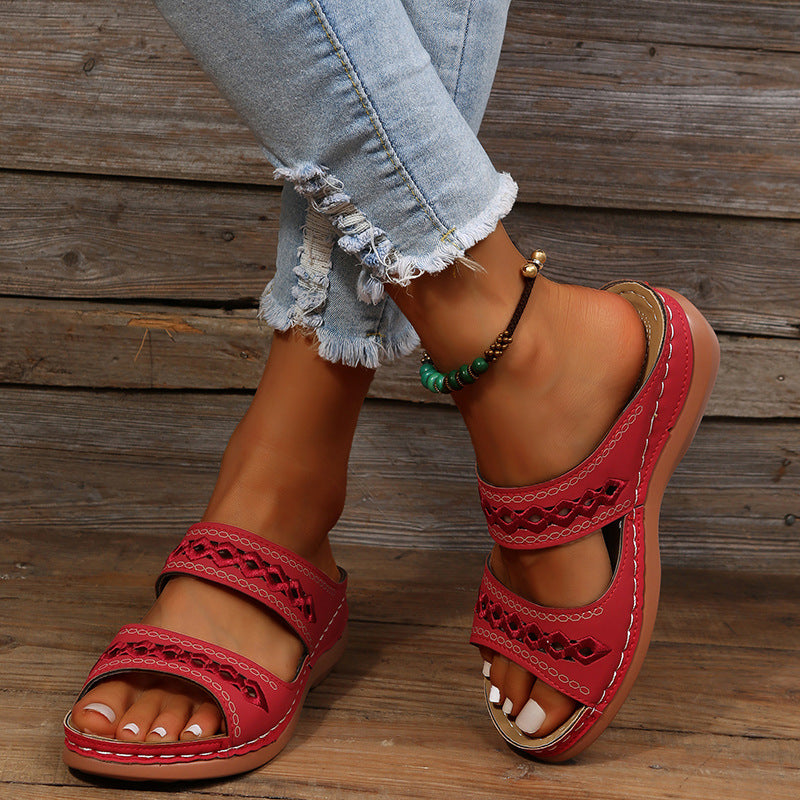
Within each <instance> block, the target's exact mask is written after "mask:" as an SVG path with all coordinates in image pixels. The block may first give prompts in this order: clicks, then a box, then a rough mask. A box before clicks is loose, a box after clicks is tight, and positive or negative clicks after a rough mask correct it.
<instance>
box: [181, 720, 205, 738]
mask: <svg viewBox="0 0 800 800" xmlns="http://www.w3.org/2000/svg"><path fill="white" fill-rule="evenodd" d="M184 733H191V734H193V735H194V736H200V735H202V733H203V729H202V728H201V727H200V726H199V725H198V724H197V723H196V722H195V723H194V725H190V726H189V727H188V728H187V729H186V730H185V731H184Z"/></svg>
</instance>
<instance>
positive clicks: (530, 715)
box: [517, 700, 547, 736]
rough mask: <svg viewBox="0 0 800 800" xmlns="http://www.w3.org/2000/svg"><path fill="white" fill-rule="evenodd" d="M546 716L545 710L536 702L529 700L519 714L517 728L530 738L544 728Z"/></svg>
mask: <svg viewBox="0 0 800 800" xmlns="http://www.w3.org/2000/svg"><path fill="white" fill-rule="evenodd" d="M546 716H547V714H545V713H544V709H543V708H542V707H541V706H540V705H539V704H538V703H537V702H536V701H535V700H528V702H527V703H525V705H524V706H523V707H522V711H520V712H519V714H517V727H518V728H519V729H520V730H521V731H522V732H523V733H527V734H528V736H530V735H531V734H533V733H536V731H538V730H539V728H541V727H542V723H543V722H544V718H545V717H546Z"/></svg>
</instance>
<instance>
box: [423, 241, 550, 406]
mask: <svg viewBox="0 0 800 800" xmlns="http://www.w3.org/2000/svg"><path fill="white" fill-rule="evenodd" d="M546 260H547V256H546V255H545V252H544V250H537V251H536V252H535V253H533V255H532V256H531V257H530V258H529V259H528V260H527V261H526V262H525V263H524V264H523V265H522V276H523V278H524V279H525V286H524V287H523V289H522V296H521V297H520V298H519V303H517V307H516V309H515V310H514V314H513V316H512V317H511V321H510V322H509V323H508V326H507V327H506V329H505V330H504V331H503V332H502V333H499V334H498V335H497V338H496V339H495V340H494V341H493V342H492V343H491V344H490V345H489V347H487V348H486V350H485V352H484V354H483V355H482V356H478V357H477V358H476V359H474V360H473V362H472V363H471V364H462V365H461V366H460V367H459V368H458V369H454V370H451V371H450V372H448V373H444V372H439V370H438V369H436V367H435V366H434V363H433V359H432V358H431V357H430V356H429V355H428V354H427V353H425V352H423V354H422V364H421V366H420V368H419V379H420V381H422V385H423V386H424V387H425V388H426V389H428V390H429V391H431V392H436V393H438V394H450V392H456V391H458V390H459V389H463V388H464V387H465V386H468V385H469V384H471V383H475V381H476V380H478V378H479V377H480V376H481V375H482V374H483V373H484V372H486V370H487V369H489V365H490V364H492V363H494V362H495V361H497V359H498V358H500V356H501V355H503V353H505V351H506V349H507V348H508V346H509V345H510V344H511V339H512V337H513V335H514V331H515V329H516V327H517V323H518V322H519V320H520V317H521V316H522V312H523V311H524V310H525V306H526V305H527V304H528V298H529V297H530V296H531V289H533V282H534V281H535V280H536V276H537V275H538V274H539V272H540V271H541V269H542V267H544V262H545V261H546Z"/></svg>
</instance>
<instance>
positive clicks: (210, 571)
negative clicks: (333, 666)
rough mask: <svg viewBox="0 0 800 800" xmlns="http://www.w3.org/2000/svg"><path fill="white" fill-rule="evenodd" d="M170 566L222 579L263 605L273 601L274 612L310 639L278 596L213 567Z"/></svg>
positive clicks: (306, 628)
mask: <svg viewBox="0 0 800 800" xmlns="http://www.w3.org/2000/svg"><path fill="white" fill-rule="evenodd" d="M172 565H173V567H174V568H180V569H183V570H187V571H188V572H199V573H205V574H206V575H213V576H214V577H216V578H224V579H225V583H226V584H227V585H228V586H230V585H231V584H236V585H237V586H239V587H241V588H243V589H248V590H249V591H251V592H253V594H257V595H258V596H259V597H260V598H261V600H262V601H264V604H265V605H266V601H267V600H272V601H274V602H275V605H276V606H279V608H276V609H275V610H276V611H283V612H285V613H286V616H288V617H289V618H290V619H291V621H292V622H293V623H294V624H295V625H296V627H297V631H298V633H300V632H302V634H303V636H302V638H303V639H310V638H311V629H310V626H309V625H308V623H307V622H306V620H304V619H302V618H301V617H299V616H298V615H297V614H296V613H295V610H294V608H292V607H291V606H288V605H287V604H286V603H285V602H284V601H283V600H282V598H281V597H280V596H279V595H277V594H274V593H272V592H270V591H268V590H266V589H263V588H262V587H260V586H255V585H254V584H252V583H250V582H249V581H247V580H246V579H244V578H240V577H236V576H233V575H229V574H228V573H227V572H225V571H224V570H218V569H214V568H213V567H210V566H208V565H206V564H198V563H197V562H195V561H185V562H183V561H177V560H176V561H173V562H172Z"/></svg>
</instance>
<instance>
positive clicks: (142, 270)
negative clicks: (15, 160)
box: [0, 171, 800, 338]
mask: <svg viewBox="0 0 800 800" xmlns="http://www.w3.org/2000/svg"><path fill="white" fill-rule="evenodd" d="M278 216H279V195H278V192H277V190H276V189H275V188H269V187H245V186H221V185H219V184H206V183H197V184H195V183H183V182H172V181H145V180H141V181H127V180H122V179H104V178H91V177H85V176H74V175H72V176H67V175H57V174H36V173H26V172H14V171H7V172H2V171H0V243H1V244H2V246H0V272H2V275H3V280H2V283H1V284H0V294H8V295H20V296H38V297H53V298H55V297H63V298H96V299H100V298H103V299H105V298H107V299H114V300H136V301H140V300H151V301H152V300H175V301H180V302H186V303H190V302H193V303H195V304H203V305H206V304H213V305H221V306H224V307H226V308H230V307H241V306H253V305H255V304H256V303H257V300H258V297H259V296H260V294H261V291H262V290H263V288H264V285H265V284H266V282H267V280H268V279H269V278H270V277H271V276H272V270H273V268H274V263H275V250H276V242H277V224H278ZM507 226H508V229H509V231H510V233H511V235H512V237H513V238H514V239H515V240H516V241H517V242H518V244H519V246H520V247H521V248H522V249H523V250H524V251H532V250H534V249H536V248H538V247H543V248H544V249H545V250H547V252H548V254H549V259H548V264H547V272H548V274H549V275H550V276H551V277H553V278H555V279H556V280H561V281H567V282H573V283H583V284H587V285H591V286H600V285H602V284H603V283H604V282H606V281H609V280H612V279H620V278H631V277H634V278H640V279H642V280H647V281H650V282H651V283H653V284H654V285H657V286H670V287H672V288H674V289H676V290H677V291H680V292H682V293H683V294H685V295H686V296H687V297H689V298H691V299H692V301H693V302H694V303H695V304H696V305H697V306H698V307H699V308H700V309H701V310H702V311H703V313H705V314H706V315H707V316H708V318H709V319H710V320H711V322H712V324H713V325H714V326H715V328H716V329H717V330H719V331H724V332H727V333H746V334H757V335H770V336H781V337H790V338H800V279H798V275H797V264H796V258H795V253H797V252H798V251H800V223H798V222H795V221H785V220H765V219H743V218H731V217H724V216H713V215H694V214H659V213H651V212H619V211H614V212H609V211H597V210H591V209H577V208H563V207H552V206H542V205H526V204H519V205H518V206H517V207H516V208H515V209H514V211H513V212H512V215H511V216H510V217H509V219H508V220H507Z"/></svg>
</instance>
